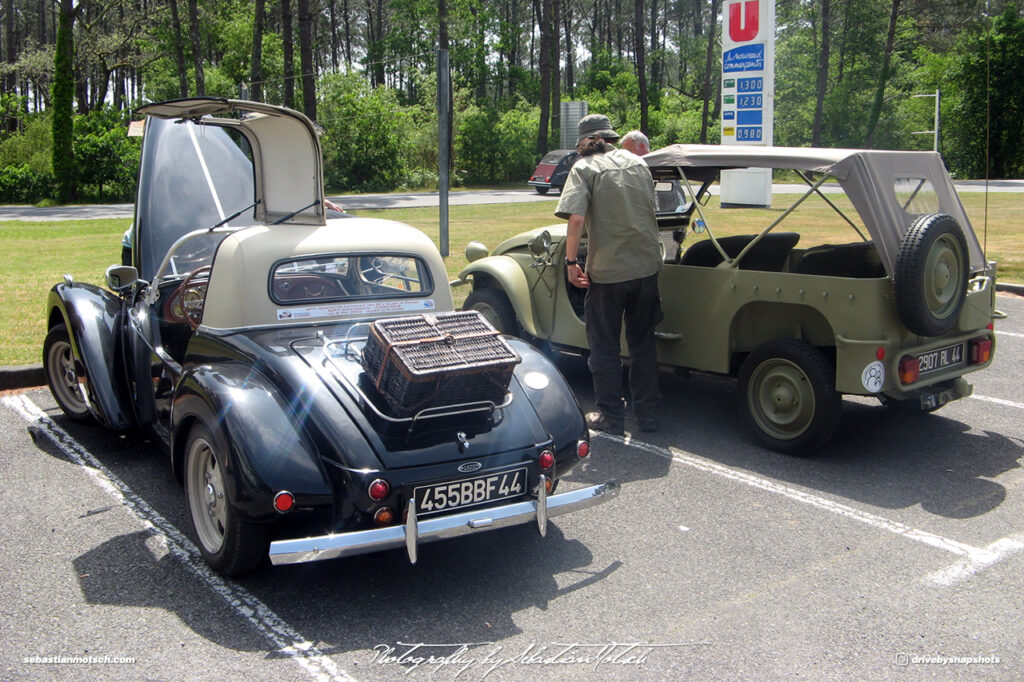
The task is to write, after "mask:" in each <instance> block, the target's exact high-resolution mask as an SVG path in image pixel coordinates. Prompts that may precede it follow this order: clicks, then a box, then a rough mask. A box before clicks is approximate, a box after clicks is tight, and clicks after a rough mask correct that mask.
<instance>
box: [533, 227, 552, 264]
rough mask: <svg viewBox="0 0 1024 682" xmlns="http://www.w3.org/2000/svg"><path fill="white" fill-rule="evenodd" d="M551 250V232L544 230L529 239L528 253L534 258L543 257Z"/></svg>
mask: <svg viewBox="0 0 1024 682" xmlns="http://www.w3.org/2000/svg"><path fill="white" fill-rule="evenodd" d="M550 251H551V233H550V232H548V231H547V230H544V231H543V232H541V233H540V234H538V235H537V236H536V237H534V238H533V239H531V240H530V253H531V254H533V257H534V258H543V257H544V256H546V255H548V253H549V252H550Z"/></svg>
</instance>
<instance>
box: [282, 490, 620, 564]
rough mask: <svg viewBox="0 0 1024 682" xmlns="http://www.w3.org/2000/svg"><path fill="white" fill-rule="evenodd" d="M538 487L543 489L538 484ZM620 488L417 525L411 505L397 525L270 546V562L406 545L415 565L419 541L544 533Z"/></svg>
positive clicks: (565, 495) (576, 493)
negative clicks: (526, 528)
mask: <svg viewBox="0 0 1024 682" xmlns="http://www.w3.org/2000/svg"><path fill="white" fill-rule="evenodd" d="M538 489H539V490H541V491H543V490H545V486H544V485H543V481H542V482H541V485H540V486H538ZM619 489H620V486H619V484H618V483H616V482H615V481H609V482H607V483H602V484H601V485H595V486H590V487H588V488H581V489H579V490H572V491H570V492H567V493H561V494H559V495H552V496H551V497H547V496H546V495H545V494H543V492H542V493H541V494H540V495H539V496H538V498H537V499H536V500H524V501H522V502H516V503H514V504H508V505H504V506H501V507H491V508H489V509H478V510H473V511H465V512H461V513H458V514H451V515H449V516H438V517H434V518H428V519H424V520H422V521H419V520H418V519H417V518H416V509H415V505H414V504H410V509H409V513H408V515H407V519H406V522H405V523H404V524H402V525H400V526H388V527H386V528H374V529H372V530H359V531H353V532H351V533H338V534H331V535H321V536H319V537H313V538H298V539H294V540H278V541H276V542H272V543H270V561H271V563H273V564H275V565H278V564H299V563H304V562H307V561H321V560H323V559H334V558H336V557H342V556H355V555H357V554H369V553H370V552H380V551H383V550H386V549H395V548H396V547H402V546H405V548H406V551H407V552H408V553H409V560H410V561H411V562H412V563H416V554H417V552H416V550H417V547H418V546H419V545H420V544H422V543H424V542H432V541H434V540H443V539H445V538H454V537H458V536H460V535H468V534H470V533H478V532H481V531H485V530H494V529H495V528H506V527H508V526H518V525H521V524H524V523H530V522H536V523H537V527H538V528H539V530H540V533H541V535H544V534H545V533H546V532H547V520H548V518H550V517H553V516H560V515H562V514H567V513H569V512H573V511H576V510H578V509H586V508H588V507H593V506H596V505H598V504H601V503H603V502H607V501H608V500H611V499H612V498H614V497H615V496H617V495H618V494H619Z"/></svg>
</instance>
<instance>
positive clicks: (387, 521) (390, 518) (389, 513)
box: [373, 507, 395, 526]
mask: <svg viewBox="0 0 1024 682" xmlns="http://www.w3.org/2000/svg"><path fill="white" fill-rule="evenodd" d="M373 522H374V523H375V524H377V525H378V526H388V525H391V524H392V523H394V522H395V510H394V509H392V508H391V507H382V508H380V509H378V510H377V513H376V514H374V515H373Z"/></svg>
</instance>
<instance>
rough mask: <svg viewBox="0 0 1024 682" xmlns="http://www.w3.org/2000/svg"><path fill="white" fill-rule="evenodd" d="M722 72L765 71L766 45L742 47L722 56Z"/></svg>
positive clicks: (728, 51)
mask: <svg viewBox="0 0 1024 682" xmlns="http://www.w3.org/2000/svg"><path fill="white" fill-rule="evenodd" d="M722 71H724V72H725V73H730V72H733V71H764V44H763V43H758V44H755V45H740V46H739V47H734V48H733V49H731V50H727V51H726V52H725V53H724V54H723V55H722Z"/></svg>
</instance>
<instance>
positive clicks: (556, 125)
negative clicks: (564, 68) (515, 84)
mask: <svg viewBox="0 0 1024 682" xmlns="http://www.w3.org/2000/svg"><path fill="white" fill-rule="evenodd" d="M561 23H562V22H561V0H552V2H551V132H552V134H553V135H554V136H555V139H556V140H557V142H556V143H555V144H556V145H558V146H561V144H562V83H561V80H562V76H561V73H560V71H561V70H560V69H559V64H558V61H559V56H560V49H561V47H560V43H559V40H558V33H559V26H560V25H561Z"/></svg>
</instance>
